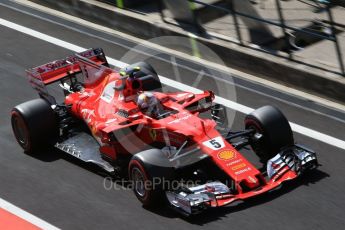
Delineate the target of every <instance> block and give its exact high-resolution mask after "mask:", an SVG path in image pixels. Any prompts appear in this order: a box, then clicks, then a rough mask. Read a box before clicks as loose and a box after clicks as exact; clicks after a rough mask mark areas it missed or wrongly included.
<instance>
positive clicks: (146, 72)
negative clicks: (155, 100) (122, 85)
mask: <svg viewBox="0 0 345 230" xmlns="http://www.w3.org/2000/svg"><path fill="white" fill-rule="evenodd" d="M136 67H140V70H139V71H138V72H137V73H136V75H135V76H136V78H137V79H138V80H139V81H141V83H142V90H143V91H157V92H162V84H161V82H160V79H159V77H158V74H157V72H156V71H155V69H154V68H153V67H152V66H151V65H150V64H148V63H146V62H137V63H134V64H132V65H130V66H127V67H126V68H125V69H124V70H122V71H125V72H126V73H127V74H128V73H130V72H131V71H133V70H134V69H135V68H136Z"/></svg>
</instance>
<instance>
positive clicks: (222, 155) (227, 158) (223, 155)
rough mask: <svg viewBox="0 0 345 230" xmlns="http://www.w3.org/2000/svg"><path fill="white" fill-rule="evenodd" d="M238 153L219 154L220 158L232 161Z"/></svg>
mask: <svg viewBox="0 0 345 230" xmlns="http://www.w3.org/2000/svg"><path fill="white" fill-rule="evenodd" d="M235 155H236V153H235V152H234V151H232V150H223V151H221V152H219V153H218V158H219V159H221V160H224V161H227V160H231V159H232V158H234V157H235Z"/></svg>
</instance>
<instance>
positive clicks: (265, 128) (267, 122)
mask: <svg viewBox="0 0 345 230" xmlns="http://www.w3.org/2000/svg"><path fill="white" fill-rule="evenodd" d="M244 123H245V128H246V129H253V130H255V135H253V136H252V138H251V139H250V144H251V146H252V149H253V150H254V152H255V153H256V154H257V155H258V156H259V158H260V160H261V161H262V162H263V163H266V162H267V161H268V160H269V159H271V158H272V157H274V156H275V155H276V154H277V153H278V152H279V151H280V150H281V149H282V148H284V147H288V146H292V145H293V144H294V139H293V133H292V130H291V127H290V124H289V122H288V120H287V119H286V117H285V116H284V114H283V113H282V112H281V111H280V110H279V109H277V108H276V107H273V106H269V105H267V106H263V107H261V108H259V109H257V110H255V111H253V112H252V113H250V114H248V115H247V116H246V118H245V121H244Z"/></svg>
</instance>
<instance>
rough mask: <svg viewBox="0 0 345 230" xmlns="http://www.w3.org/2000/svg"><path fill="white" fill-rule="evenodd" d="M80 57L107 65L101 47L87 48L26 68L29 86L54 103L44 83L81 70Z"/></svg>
mask: <svg viewBox="0 0 345 230" xmlns="http://www.w3.org/2000/svg"><path fill="white" fill-rule="evenodd" d="M80 57H82V58H83V59H87V60H90V61H92V62H93V63H95V64H97V65H104V66H109V65H108V62H107V59H106V57H105V54H104V52H103V50H102V49H101V48H95V49H88V50H85V51H83V52H80V53H77V54H75V55H71V56H68V57H66V58H65V59H61V60H56V61H52V62H49V63H47V64H44V65H41V66H37V67H35V68H32V69H27V70H26V73H27V75H28V78H29V82H30V84H31V86H32V87H33V88H34V89H35V90H36V91H38V93H39V95H40V96H41V97H43V98H45V99H47V100H48V101H49V102H50V103H52V104H54V103H55V99H54V97H52V96H51V95H50V94H49V93H48V91H47V88H46V85H49V84H51V83H54V82H56V81H61V80H63V79H64V78H66V77H68V76H70V75H72V74H77V73H80V72H82V70H81V69H80V65H79V60H80Z"/></svg>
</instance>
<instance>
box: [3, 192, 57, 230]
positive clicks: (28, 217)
mask: <svg viewBox="0 0 345 230" xmlns="http://www.w3.org/2000/svg"><path fill="white" fill-rule="evenodd" d="M0 208H1V209H4V210H6V211H7V212H9V213H12V214H14V215H16V216H18V217H20V218H22V219H23V220H25V221H27V222H29V223H31V224H33V225H35V226H37V227H39V228H41V229H45V230H58V229H59V228H57V227H55V226H53V225H51V224H49V223H47V222H46V221H44V220H42V219H40V218H38V217H36V216H34V215H32V214H30V213H28V212H26V211H24V210H22V209H20V208H18V207H17V206H15V205H13V204H11V203H9V202H7V201H5V200H4V199H1V198H0ZM9 227H10V226H9Z"/></svg>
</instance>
